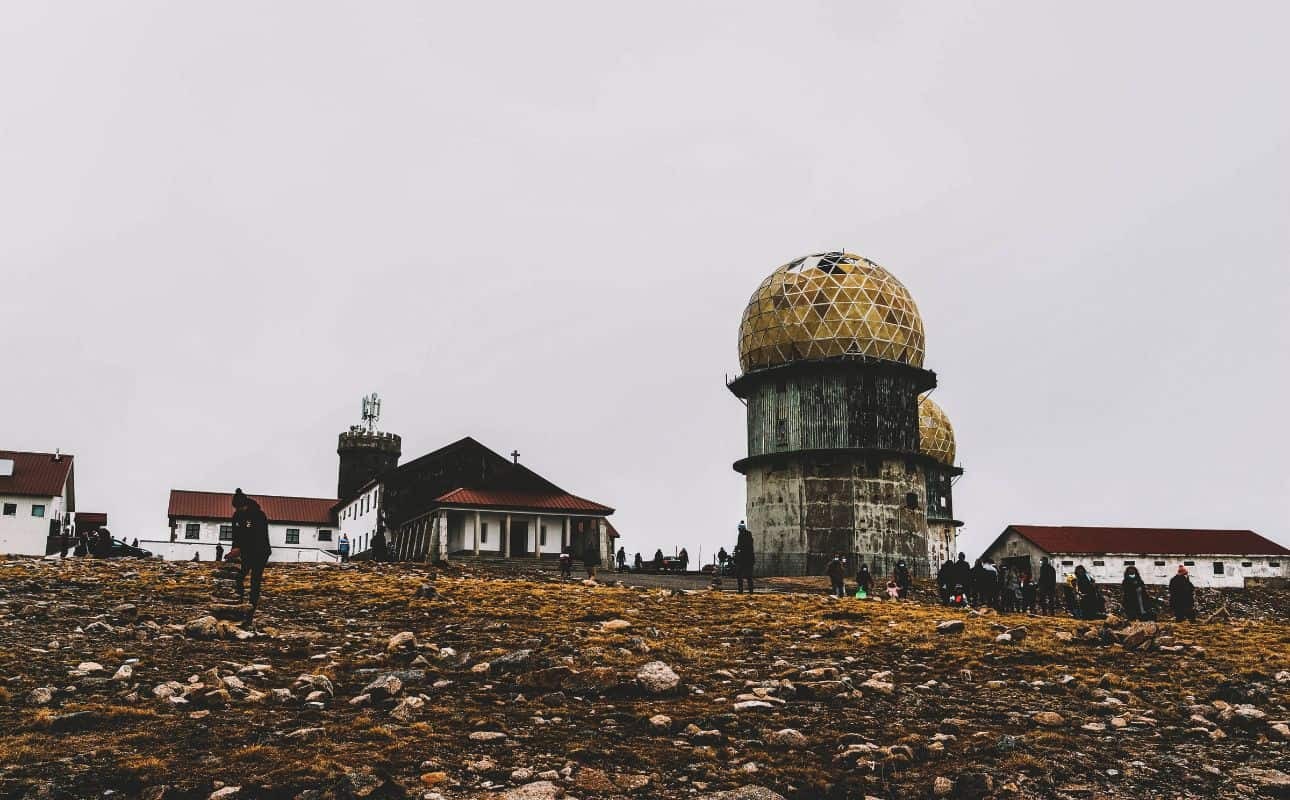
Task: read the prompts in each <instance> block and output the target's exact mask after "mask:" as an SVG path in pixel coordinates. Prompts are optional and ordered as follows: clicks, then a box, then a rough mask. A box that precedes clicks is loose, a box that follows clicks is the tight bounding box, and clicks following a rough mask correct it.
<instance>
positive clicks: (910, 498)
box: [905, 492, 918, 508]
mask: <svg viewBox="0 0 1290 800" xmlns="http://www.w3.org/2000/svg"><path fill="white" fill-rule="evenodd" d="M905 508H918V495H917V494H916V493H914V492H910V493H909V494H907V495H905Z"/></svg>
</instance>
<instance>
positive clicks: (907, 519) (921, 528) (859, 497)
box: [747, 456, 930, 576]
mask: <svg viewBox="0 0 1290 800" xmlns="http://www.w3.org/2000/svg"><path fill="white" fill-rule="evenodd" d="M925 492H926V482H925V477H924V475H923V472H922V469H921V468H920V467H919V466H918V464H917V463H915V462H913V461H912V460H911V461H906V460H903V459H892V458H877V457H870V458H865V457H848V456H838V457H835V458H834V459H832V460H821V459H818V458H811V457H798V458H792V457H786V458H785V460H784V462H783V464H782V465H778V466H777V465H770V464H762V465H757V466H753V467H752V468H751V469H750V470H749V471H748V514H747V519H748V527H749V529H751V530H752V532H753V537H754V542H755V546H756V549H757V573H758V574H760V575H818V574H821V573H822V572H823V571H824V567H825V565H826V564H827V563H828V561H829V559H830V558H832V556H833V554H834V553H842V554H844V555H845V556H847V558H848V559H849V560H850V563H851V564H852V565H855V564H856V563H858V560H864V561H866V562H868V563H869V565H870V569H871V570H872V571H873V572H874V574H875V575H878V576H881V575H886V574H889V573H890V572H891V570H892V569H893V568H894V567H895V565H896V562H898V561H901V560H903V561H905V563H906V564H908V565H909V568H910V569H911V570H913V571H914V573H915V574H916V575H928V574H930V573H929V549H928V536H927V520H926V515H925V511H924V509H925V503H926V498H925Z"/></svg>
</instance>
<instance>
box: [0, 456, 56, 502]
mask: <svg viewBox="0 0 1290 800" xmlns="http://www.w3.org/2000/svg"><path fill="white" fill-rule="evenodd" d="M0 460H9V461H12V462H13V474H12V475H4V476H0V494H9V495H21V496H23V497H57V496H59V495H61V494H62V493H63V487H64V486H66V485H67V476H68V475H70V474H71V472H72V457H71V456H70V455H67V454H66V453H64V454H63V455H61V456H59V457H58V458H57V460H55V458H54V454H53V453H24V452H19V451H17V450H0Z"/></svg>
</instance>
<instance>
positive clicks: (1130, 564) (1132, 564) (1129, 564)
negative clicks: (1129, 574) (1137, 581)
mask: <svg viewBox="0 0 1290 800" xmlns="http://www.w3.org/2000/svg"><path fill="white" fill-rule="evenodd" d="M1137 565H1138V562H1136V561H1134V560H1132V559H1127V560H1125V562H1124V566H1126V567H1136V566H1137Z"/></svg>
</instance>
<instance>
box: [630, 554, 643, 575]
mask: <svg viewBox="0 0 1290 800" xmlns="http://www.w3.org/2000/svg"><path fill="white" fill-rule="evenodd" d="M644 568H645V559H643V558H641V554H640V553H637V554H636V558H634V559H632V572H640V571H641V570H643V569H644Z"/></svg>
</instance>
